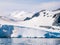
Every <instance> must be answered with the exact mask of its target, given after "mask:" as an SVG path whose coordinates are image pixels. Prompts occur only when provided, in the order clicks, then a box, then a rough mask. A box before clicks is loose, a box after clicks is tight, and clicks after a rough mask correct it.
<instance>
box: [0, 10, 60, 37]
mask: <svg viewBox="0 0 60 45" xmlns="http://www.w3.org/2000/svg"><path fill="white" fill-rule="evenodd" d="M0 24H1V25H5V27H4V28H3V26H1V28H3V29H1V31H2V32H3V33H1V34H6V35H7V34H8V36H11V37H18V35H20V36H21V35H22V37H45V36H44V35H45V34H50V35H49V36H51V35H53V36H56V37H60V10H55V11H49V10H41V11H39V12H37V13H31V12H25V11H22V12H20V11H15V12H12V13H11V14H9V15H8V16H0ZM6 25H8V26H6ZM11 25H12V27H13V29H12V28H11V31H6V30H10V27H9V26H11ZM6 28H7V29H6ZM4 32H5V33H4ZM8 32H9V33H8ZM56 33H57V35H56ZM1 34H0V35H1Z"/></svg>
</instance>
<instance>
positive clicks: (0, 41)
mask: <svg viewBox="0 0 60 45" xmlns="http://www.w3.org/2000/svg"><path fill="white" fill-rule="evenodd" d="M0 45H60V39H59V38H0Z"/></svg>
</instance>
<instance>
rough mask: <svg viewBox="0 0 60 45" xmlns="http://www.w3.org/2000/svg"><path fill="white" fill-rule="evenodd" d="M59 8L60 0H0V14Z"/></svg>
mask: <svg viewBox="0 0 60 45" xmlns="http://www.w3.org/2000/svg"><path fill="white" fill-rule="evenodd" d="M57 8H60V0H0V15H8V14H10V12H13V11H17V10H18V11H26V12H38V11H40V10H43V9H47V10H54V9H57Z"/></svg>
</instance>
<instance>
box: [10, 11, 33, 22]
mask: <svg viewBox="0 0 60 45" xmlns="http://www.w3.org/2000/svg"><path fill="white" fill-rule="evenodd" d="M32 15H33V14H32V13H30V12H25V11H21V12H20V11H17V12H13V13H11V15H10V17H12V18H13V20H16V21H24V19H26V18H27V17H29V18H31V17H32Z"/></svg>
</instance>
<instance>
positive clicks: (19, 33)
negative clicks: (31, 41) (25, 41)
mask: <svg viewBox="0 0 60 45" xmlns="http://www.w3.org/2000/svg"><path fill="white" fill-rule="evenodd" d="M6 37H8V38H9V37H17V38H21V37H27V38H28V37H33V38H35V37H43V38H59V37H60V33H55V32H48V31H43V30H38V29H34V28H28V27H21V26H12V25H2V27H0V38H6Z"/></svg>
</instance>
